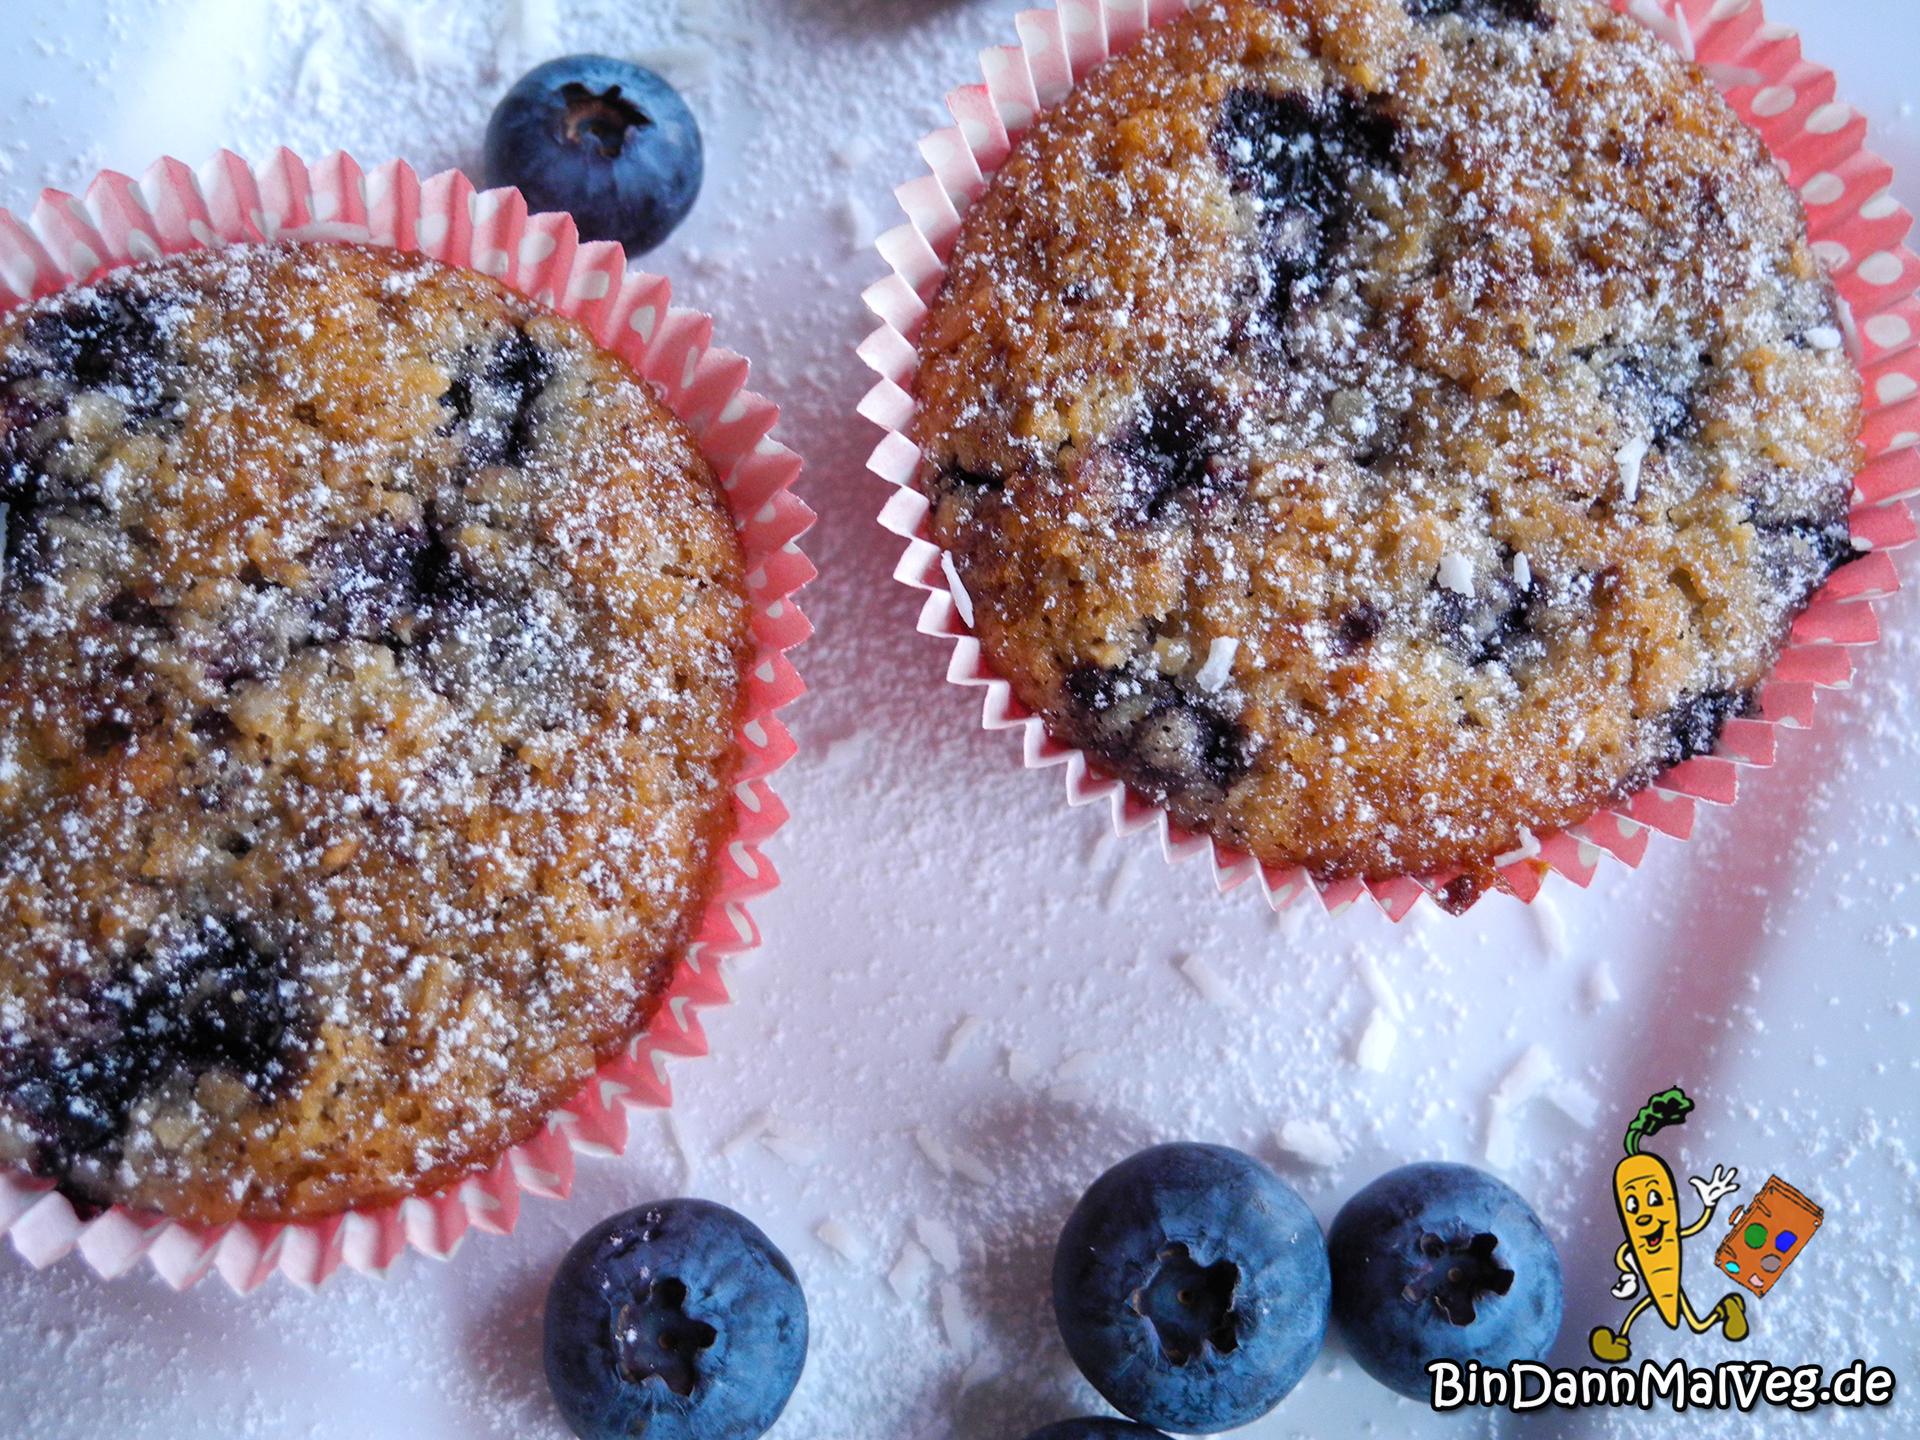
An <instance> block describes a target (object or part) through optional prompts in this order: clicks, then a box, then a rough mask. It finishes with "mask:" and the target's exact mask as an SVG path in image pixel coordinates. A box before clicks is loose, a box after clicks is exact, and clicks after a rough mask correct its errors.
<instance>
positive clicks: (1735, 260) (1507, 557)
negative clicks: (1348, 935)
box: [912, 0, 1860, 908]
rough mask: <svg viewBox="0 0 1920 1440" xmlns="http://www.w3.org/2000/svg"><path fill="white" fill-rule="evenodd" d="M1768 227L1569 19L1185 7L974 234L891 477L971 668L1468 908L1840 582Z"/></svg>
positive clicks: (1270, 825)
mask: <svg viewBox="0 0 1920 1440" xmlns="http://www.w3.org/2000/svg"><path fill="white" fill-rule="evenodd" d="M1840 324H1841V322H1840V320H1839V318H1838V315H1837V313H1836V306H1835V300H1834V295H1833V291H1832V288H1831V286H1830V284H1829V283H1828V281H1827V280H1826V279H1825V277H1824V276H1823V275H1822V273H1821V271H1820V269H1819V267H1818V265H1817V263H1816V262H1815V259H1814V257H1813V255H1812V253H1811V251H1810V250H1809V248H1808V245H1807V241H1806V236H1805V220H1804V217H1803V215H1802V213H1801V211H1800V209H1799V206H1798V202H1797V201H1796V199H1795V197H1794V196H1793V194H1792V192H1791V191H1790V190H1789V189H1788V187H1787V186H1786V184H1785V183H1784V182H1783V180H1782V179H1781V177H1780V175H1779V174H1778V173H1777V172H1776V170H1775V168H1774V166H1773V164H1772V161H1771V160H1770V158H1769V156H1768V154H1767V151H1766V149H1765V147H1764V146H1763V145H1762V143H1761V141H1760V140H1759V138H1758V137H1757V136H1756V135H1754V134H1753V133H1752V132H1751V131H1750V130H1748V129H1747V128H1746V127H1745V126H1744V125H1743V124H1742V123H1741V122H1740V121H1739V119H1738V118H1737V117H1736V116H1735V115H1734V113H1733V112H1732V111H1731V110H1730V109H1729V108H1728V106H1727V105H1726V104H1725V103H1724V102H1723V101H1722V100H1721V99H1720V98H1719V97H1718V96H1717V95H1716V94H1715V92H1714V91H1713V89H1712V87H1711V86H1710V85H1709V83H1708V82H1707V80H1706V79H1705V77H1704V76H1703V75H1702V73H1701V72H1700V71H1699V70H1698V69H1697V68H1695V67H1693V66H1692V65H1690V64H1688V63H1686V62H1684V61H1683V60H1681V59H1679V58H1678V57H1676V56H1675V55H1674V54H1672V53H1671V52H1670V51H1668V50H1667V49H1666V48H1665V47H1664V46H1662V45H1661V44H1659V43H1658V42H1657V41H1656V40H1654V39H1653V38H1652V37H1651V36H1650V35H1648V34H1647V33H1646V32H1645V31H1643V30H1642V29H1641V28H1640V27H1639V26H1638V25H1636V24H1635V23H1634V22H1633V21H1631V20H1629V19H1626V18H1623V17H1620V16H1616V15H1614V14H1613V13H1611V12H1610V11H1608V10H1607V9H1605V8H1604V7H1603V6H1601V5H1599V4H1597V3H1589V0H1404V3H1402V0H1273V3H1258V0H1215V3H1210V4H1208V5H1206V6H1204V7H1203V8H1201V9H1199V10H1197V11H1195V12H1194V13H1192V14H1190V15H1187V16H1185V17H1183V18H1181V19H1180V20H1178V21H1175V22H1173V23H1170V24H1168V25H1166V26H1164V27H1162V28H1161V29H1159V30H1158V31H1156V32H1154V33H1152V34H1150V35H1149V36H1147V37H1146V38H1145V39H1144V40H1143V41H1141V42H1140V43H1139V44H1138V45H1136V46H1135V47H1133V48H1132V49H1131V50H1129V51H1127V52H1126V53H1124V54H1122V55H1120V56H1118V57H1115V58H1114V59H1112V60H1110V61H1109V62H1107V63H1106V64H1105V65H1103V66H1102V67H1101V68H1099V69H1098V70H1097V71H1096V72H1095V73H1094V74H1093V75H1092V76H1091V77H1089V78H1088V80H1087V81H1086V82H1085V83H1084V84H1083V85H1082V86H1080V87H1079V88H1078V89H1077V90H1076V91H1075V92H1074V93H1073V94H1072V95H1071V96H1069V97H1068V98H1067V99H1066V100H1065V101H1064V102H1063V103H1062V104H1060V105H1059V106H1058V107H1057V108H1056V109H1054V110H1053V111H1051V112H1050V113H1048V114H1046V115H1044V116H1042V117H1041V119H1040V120H1039V121H1038V123H1037V124H1035V125H1034V126H1033V127H1032V129H1031V130H1029V131H1028V132H1027V133H1026V134H1025V135H1024V136H1023V137H1021V138H1020V139H1019V141H1018V142H1017V143H1016V145H1015V147H1014V150H1013V152H1012V154H1011V156H1010V157H1009V158H1008V160H1007V161H1006V163H1005V165H1004V166H1003V167H1002V168H1001V169H1000V171H999V172H998V173H997V174H996V175H995V176H994V178H993V181H992V183H991V185H990V187H989V188H988V190H987V191H986V193H985V194H984V195H983V196H982V197H981V199H980V200H978V201H977V202H976V203H975V204H974V206H973V208H972V209H971V211H970V212H969V213H968V215H967V216H966V219H965V222H964V224H963V227H962V229H961V232H960V236H959V239H958V241H957V244H956V248H955V250H954V252H953V255H952V258H951V260H950V262H949V269H948V277H947V279H946V281H945V283H944V286H943V288H942V289H941V291H940V292H939V294H938V295H937V297H936V298H935V300H934V303H933V306H932V310H931V313H930V315H929V316H928V317H927V319H926V321H925V323H924V327H923V329H922V332H921V334H920V336H919V339H918V345H919V349H920V354H921V366H920V369H919V372H918V377H917V379H916V381H915V390H916V398H917V401H918V410H917V413H916V417H915V420H914V424H913V430H912V436H913V438H914V439H915V441H916V442H917V443H918V444H919V445H920V447H921V450H922V454H923V457H924V459H923V464H922V466H921V468H920V471H919V473H918V475H917V478H916V484H917V485H918V486H919V488H920V489H921V490H922V491H923V493H924V494H925V495H926V496H927V497H928V499H929V500H930V501H931V502H932V507H933V508H932V512H931V516H930V525H931V533H932V536H933V538H934V539H935V540H937V542H938V543H939V544H940V545H942V546H943V547H945V548H946V549H947V550H948V551H949V552H950V553H951V555H952V559H953V562H954V564H955V567H956V570H957V574H958V575H959V577H960V580H961V583H962V584H963V585H964V587H965V589H966V591H967V592H968V594H969V597H970V599H971V603H972V606H973V610H974V615H975V629H976V631H977V633H978V634H979V636H980V638H981V640H982V643H983V645H984V647H985V651H986V654H987V657H988V659H989V661H990V663H991V664H992V666H993V667H994V669H995V670H996V671H998V673H999V674H1001V675H1002V676H1004V677H1005V678H1006V679H1008V680H1009V681H1010V682H1011V683H1012V686H1013V688H1014V691H1015V693H1016V694H1017V695H1018V697H1019V699H1020V700H1021V701H1022V702H1023V703H1025V704H1026V705H1027V706H1029V707H1030V708H1032V709H1033V710H1035V711H1038V712H1040V713H1042V714H1043V715H1044V716H1045V718H1046V720H1047V723H1048V724H1049V726H1050V728H1051V729H1052V731H1053V732H1054V734H1056V735H1057V736H1060V737H1061V738H1063V739H1065V740H1066V741H1068V742H1069V743H1072V744H1074V745H1077V746H1080V747H1083V748H1084V749H1085V750H1087V751H1088V752H1090V754H1091V755H1092V756H1093V757H1095V758H1096V759H1097V761H1098V762H1099V763H1100V764H1102V765H1104V766H1106V767H1108V768H1109V769H1110V770H1111V771H1112V772H1113V773H1115V774H1117V775H1119V776H1120V777H1122V778H1124V779H1125V780H1126V781H1127V782H1128V783H1129V784H1130V785H1131V786H1132V787H1133V788H1134V789H1135V790H1136V791H1138V792H1140V793H1142V794H1144V795H1146V796H1148V797H1150V798H1151V799H1152V800H1153V801H1155V802H1156V803H1160V804H1163V805H1165V806H1166V807H1167V808H1168V810H1169V811H1170V812H1171V813H1172V815H1173V816H1174V818H1175V819H1176V820H1177V821H1178V822H1179V823H1181V824H1182V825H1185V826H1188V827H1191V828H1197V829H1201V830H1204V831H1207V832H1210V833H1211V834H1212V835H1213V836H1214V837H1216V838H1217V839H1218V840H1220V841H1222V842H1224V843H1226V844H1228V845H1231V846H1234V847H1239V848H1243V849H1245V850H1248V851H1250V852H1252V853H1253V854H1254V855H1256V856H1258V857H1259V858H1260V859H1261V860H1262V861H1263V862H1266V863H1268V864H1270V865H1283V866H1295V865H1297V866H1304V867H1306V868H1307V869H1308V870H1310V871H1311V872H1312V873H1314V874H1316V875H1318V876H1320V877H1322V878H1344V877H1352V876H1365V877H1370V878H1380V877H1387V876H1394V875H1404V874H1413V875H1421V876H1430V877H1433V878H1435V879H1436V880H1438V881H1441V882H1445V888H1444V889H1443V890H1442V892H1441V898H1442V900H1443V903H1448V904H1449V905H1451V906H1452V907H1454V908H1460V907H1463V906H1464V905H1466V904H1470V903H1471V902H1472V900H1473V899H1474V898H1475V897H1476V896H1477V895H1478V894H1479V893H1480V892H1481V891H1482V890H1483V889H1484V888H1486V887H1487V886H1489V885H1492V884H1494V883H1497V882H1496V871H1497V865H1496V861H1497V860H1498V859H1499V858H1500V857H1501V856H1503V855H1505V854H1508V853H1509V852H1513V851H1515V850H1516V848H1518V847H1521V846H1523V845H1525V843H1526V837H1527V834H1528V833H1529V832H1541V833H1544V832H1546V831H1548V830H1550V829H1553V828H1555V827H1560V826H1564V825H1567V824H1570V823H1577V822H1578V821H1580V820H1582V819H1584V818H1586V817H1587V816H1588V815H1590V814H1591V813H1593V811H1594V810H1595V809H1596V808H1598V807H1601V806H1604V805H1606V804H1608V803H1610V802H1617V801H1620V800H1622V799H1623V798H1625V797H1627V796H1628V795H1630V794H1631V793H1632V792H1634V791H1635V790H1637V789H1639V788H1640V787H1643V786H1645V785H1646V784H1648V783H1649V781H1650V780H1651V779H1652V778H1653V777H1654V776H1656V775H1657V774H1658V773H1659V772H1661V771H1662V770H1664V769H1665V768H1667V767H1668V766H1671V765H1673V764H1675V763H1676V762H1678V761H1681V760H1683V759H1685V758H1687V757H1688V756H1691V755H1695V754H1699V753H1701V752H1703V751H1707V750H1710V749H1711V748H1712V746H1713V744H1714V743H1715V739H1716V736H1717V735H1718V733H1719V731H1720V728H1721V726H1722V725H1723V724H1724V722H1725V721H1726V719H1727V718H1728V717H1731V716H1736V715H1740V714H1743V713H1747V712H1749V711H1750V710H1751V708H1752V707H1753V705H1754V696H1755V691H1756V687H1757V686H1758V685H1759V684H1760V682H1761V680H1762V679H1763V677H1764V676H1765V675H1766V674H1767V672H1768V671H1769V669H1770V668H1771V666H1772V664H1773V662H1774V660H1775V659H1776V658H1777V655H1778V652H1779V650H1780V648H1781V646H1782V644H1783V642H1784V639H1785V636H1786V633H1787V631H1788V628H1789V627H1790V625H1791V622H1792V620H1793V617H1794V616H1795V614H1796V613H1797V612H1798V611H1799V610H1800V609H1801V608H1802V607H1803V606H1804V604H1805V603H1806V601H1807V599H1808V597H1809V596H1810V595H1811V593H1812V592H1813V591H1814V590H1815V589H1817V588H1818V587H1819V586H1820V584H1821V583H1822V582H1823V581H1824V580H1825V578H1826V576H1827V575H1828V573H1829V572H1830V571H1831V570H1832V569H1833V568H1834V567H1835V566H1836V565H1838V564H1840V563H1842V562H1844V561H1845V560H1846V559H1848V558H1849V556H1850V555H1851V553H1852V550H1851V546H1850V542H1849V539H1848V529H1847V507H1848V497H1849V494H1850V490H1851V484H1850V482H1851V478H1852V476H1853V474H1854V472H1855V470H1856V469H1857V468H1858V464H1859V461H1860V454H1859V449H1858V431H1859V423H1860V413H1859V381H1858V377H1857V375H1856V373H1855V371H1854V369H1853V367H1852V366H1851V364H1850V363H1849V361H1848V358H1847V356H1846V353H1845V351H1844V349H1843V348H1842V334H1841V329H1840Z"/></svg>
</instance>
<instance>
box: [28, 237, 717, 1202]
mask: <svg viewBox="0 0 1920 1440" xmlns="http://www.w3.org/2000/svg"><path fill="white" fill-rule="evenodd" d="M0 407H3V408H0V504H3V505H4V507H5V558H4V565H3V567H0V1162H11V1163H14V1164H16V1165H25V1166H27V1167H29V1168H31V1169H32V1170H34V1171H35V1172H37V1173H40V1174H42V1175H46V1176H50V1177H53V1178H56V1179H57V1180H59V1181H60V1182H61V1185H62V1188H63V1189H65V1190H66V1191H67V1192H68V1193H69V1194H70V1195H72V1196H73V1197H75V1198H76V1199H78V1200H81V1201H83V1202H90V1203H94V1204H109V1203H128V1204H132V1205H136V1206H142V1207H151V1208H155V1209H159V1210H161V1211H163V1212H165V1213H167V1214H169V1215H171V1216H174V1217H175V1218H178V1219H183V1220H189V1221H194V1222H199V1223H213V1222H219V1221H223V1220H227V1219H231V1218H234V1217H236V1216H241V1217H246V1218H250V1219H261V1220H287V1219H299V1218H305V1217H311V1216H315V1215H320V1214H325V1213H329V1212H332V1211H336V1210H339V1209H341V1208H344V1207H346V1206H349V1205H354V1204H374V1203H384V1202H386V1201H390V1200H392V1199H394V1198H397V1197H398V1196H400V1195H402V1194H406V1193H410V1192H418V1191H424V1190H431V1189H434V1188H437V1187H439V1186H442V1185H444V1184H447V1183H450V1182H452V1181H453V1180H455V1179H457V1178H458V1177H459V1176H460V1175H462V1174H464V1173H466V1172H467V1171H469V1170H472V1169H476V1168H480V1167H483V1166H485V1165H487V1164H488V1163H490V1162H491V1161H492V1160H493V1159H494V1158H495V1157H497V1156H498V1155H499V1153H500V1152H501V1151H502V1150H503V1149H505V1148H506V1147H507V1146H509V1145H511V1144H513V1143H516V1142H518V1141H519V1140H522V1139H524V1138H526V1137H527V1136H528V1135H529V1134H531V1133H532V1132H533V1130H534V1129H535V1128H537V1127H538V1126H539V1124H540V1123H541V1122H542V1120H543V1118H544V1116H545V1115H546V1114H547V1112H548V1111H550V1110H551V1109H552V1108H553V1107H554V1106H556V1105H558V1104H561V1103H564V1102H565V1101H566V1100H567V1099H569V1098H571V1096H572V1095H573V1094H574V1093H575V1092H576V1091H577V1090H578V1088H579V1087H580V1085H581V1084H582V1083H583V1082H584V1081H585V1080H586V1079H587V1077H588V1076H589V1075H590V1074H591V1072H592V1071H593V1069H594V1067H595V1066H596V1064H597V1063H598V1062H599V1061H600V1060H601V1059H602V1058H604V1057H606V1056H609V1055H611V1054H612V1053H613V1052H614V1051H615V1050H617V1049H618V1047H619V1046H620V1045H621V1044H622V1043H623V1041H624V1040H625V1039H626V1038H627V1037H628V1036H630V1035H631V1034H632V1033H633V1032H634V1030H635V1029H636V1028H637V1027H638V1026H639V1025H641V1024H642V1023H643V1022H644V1021H645V1020H646V1018H647V1017H648V1016H649V1015H650V1013H651V1011H652V1009H653V1007H654V1005H655V1003H656V1002H657V997H658V996H659V994H660V992H661V990H662V989H663V988H664V986H665V984H666V983H667V980H668V978H669V976H670V974H671V970H672V967H673V965H674V963H675V961H676V959H677V957H678V956H679V955H680V953H681V952H682V950H683V948H684V946H685V944H686V943H687V941H688V939H689V936H690V932H691V929H692V928H693V927H694V926H695V925H696V924H697V923H698V919H699V916H700V913H701V910H702V907H703V904H704V901H705V897H706V895H707V894H708V892H709V890H710V888H711V883H712V875H711V871H712V862H713V857H714V855H715V854H716V852H717V850H718V847H719V845H720V844H721V842H722V840H723V838H724V836H725V834H726V833H728V831H729V829H730V827H731V823H732V796H731V789H730V784H729V781H730V779H731V777H732V775H733V773H734V770H735V768H736V764H737V756H736V741H735V737H734V730H735V726H736V724H737V722H738V719H739V715H740V709H741V702H742V691H743V686H742V672H743V667H744V664H745V662H746V659H747V656H748V654H749V651H750V646H749V637H748V632H747V606H746V601H745V599H744V591H743V585H742V579H741V553H740V548H739V544H738V540H737V537H736V535H735V532H734V529H733V526H732V524H731V522H730V519H729V516H728V513H727V510H726V507H725V504H724V502H723V501H722V499H721V497H720V494H719V490H718V486H717V484H716V482H715V479H714V476H713V474H712V472H711V471H710V469H709V468H708V466H707V464H706V462H705V461H704V460H703V459H702V457H701V456H700V453H699V451H698V449H697V448H696V446H695V443H694V441H693V439H692V437H691V435H690V434H689V433H688V432H687V430H686V429H685V427H684V426H682V425H681V424H680V422H679V421H677V420H676V419H674V417H673V416H672V415H671V414H670V413H669V412H668V411H667V410H666V409H665V407H664V406H662V405H661V404H660V402H659V401H658V400H656V399H655V397H654V396H653V394H652V393H651V391H650V390H649V389H648V388H647V387H646V386H645V385H644V384H642V383H641V382H639V381H638V380H637V379H636V378H635V376H634V375H633V374H632V372H631V371H630V370H629V369H628V368H627V366H626V365H625V364H624V363H623V362H622V361H620V360H619V359H618V358H616V357H615V356H613V355H611V354H609V353H607V352H605V351H603V350H601V349H599V348H598V347H596V346H595V345H594V343H593V342H592V340H591V338H590V337H589V336H588V334H587V333H586V332H585V330H583V329H582V328H581V327H580V326H579V325H577V324H575V323H574V322H572V321H570V320H566V319H562V318H560V317H558V316H555V315H552V314H549V313H546V312H544V311H541V310H539V309H538V308H537V307H535V306H534V305H532V304H531V303H529V302H528V301H526V300H524V299H522V298H521V297H519V296H517V295H515V294H513V293H511V292H510V291H508V290H507V289H506V288H504V287H503V286H501V285H499V284H497V283H495V282H494V281H492V280H489V279H487V278H485V277H482V276H478V275H475V274H473V273H470V272H467V271H463V270H456V269H452V268H449V267H447V266H444V265H441V264H439V263H438V262H435V261H432V260H429V259H425V258H423V257H421V256H417V255H403V254H399V253H396V252H393V251H389V250H384V249H375V248H368V247H359V246H348V245H304V246H303V245H274V246H241V247H234V248H229V249H225V250H221V251H217V252H201V253H196V254H192V255H186V256H180V257H175V258H172V259H169V260H164V261H160V262H157V263H155V264H152V265H148V266H142V267H139V268H136V269H132V270H124V271H119V272H115V273H114V274H111V275H109V276H107V277H106V278H105V279H102V280H100V281H98V282H96V283H94V284H92V285H88V286H84V287H80V288H76V289H70V290H67V291H63V292H61V293H59V294H56V295H52V296H49V297H47V298H45V299H43V300H40V301H38V302H36V303H34V304H31V305H28V306H24V307H22V308H20V309H19V310H17V311H15V312H14V313H13V314H12V315H11V316H8V317H7V318H6V319H5V321H4V323H3V324H0Z"/></svg>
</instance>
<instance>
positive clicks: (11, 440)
mask: <svg viewBox="0 0 1920 1440" xmlns="http://www.w3.org/2000/svg"><path fill="white" fill-rule="evenodd" d="M49 448H50V447H48V446H45V445H43V444H41V443H40V442H39V441H38V439H37V438H36V437H35V436H34V435H33V434H32V432H31V431H29V430H25V429H22V430H9V431H8V432H7V434H6V436H5V438H4V440H0V466H3V467H4V468H0V507H4V509H5V519H6V554H5V556H4V569H3V570H0V581H4V582H5V583H6V584H7V585H8V586H9V587H10V588H18V587H19V586H22V585H36V584H40V583H42V582H43V581H45V580H46V579H47V578H48V577H49V576H50V575H51V574H52V572H53V567H54V563H55V561H56V559H57V558H58V551H59V540H58V538H57V536H56V535H55V533H54V532H53V528H52V522H53V521H55V520H56V519H58V518H59V517H61V516H63V515H82V514H97V513H99V511H100V501H99V498H98V496H97V495H95V494H94V493H93V491H92V490H91V489H90V488H89V487H88V486H87V483H86V482H84V481H75V480H69V479H66V478H63V477H59V476H54V475H49V474H48V473H46V471H45V470H44V469H42V468H41V467H42V466H43V465H44V464H45V463H46V459H47V454H48V449H49Z"/></svg>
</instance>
